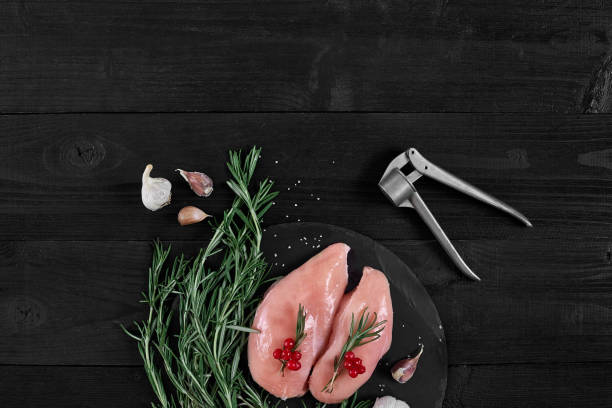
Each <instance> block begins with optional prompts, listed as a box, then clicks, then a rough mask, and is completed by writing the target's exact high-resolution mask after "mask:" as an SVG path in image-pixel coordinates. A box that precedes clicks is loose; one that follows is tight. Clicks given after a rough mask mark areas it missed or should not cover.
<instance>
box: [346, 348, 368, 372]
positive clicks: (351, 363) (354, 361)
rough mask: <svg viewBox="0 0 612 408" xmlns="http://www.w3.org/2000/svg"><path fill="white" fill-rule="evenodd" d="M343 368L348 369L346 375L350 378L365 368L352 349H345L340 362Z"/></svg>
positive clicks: (364, 370)
mask: <svg viewBox="0 0 612 408" xmlns="http://www.w3.org/2000/svg"><path fill="white" fill-rule="evenodd" d="M342 365H343V366H344V368H346V370H347V371H348V375H350V376H351V378H355V377H357V376H358V375H359V374H363V373H365V372H366V368H365V366H364V365H363V363H362V361H361V359H360V358H358V357H356V356H355V353H353V352H352V351H347V352H346V353H345V354H344V362H343V363H342Z"/></svg>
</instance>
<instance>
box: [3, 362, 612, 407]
mask: <svg viewBox="0 0 612 408" xmlns="http://www.w3.org/2000/svg"><path fill="white" fill-rule="evenodd" d="M610 370H612V364H610V363H601V364H591V365H586V364H552V365H546V364H544V365H529V364H516V365H479V366H453V367H451V368H450V370H449V377H448V389H447V394H446V399H445V401H444V405H443V407H444V408H467V407H469V408H481V407H482V408H488V407H525V408H552V407H560V406H564V407H581V408H591V407H592V408H600V407H602V406H608V405H610V404H612V386H611V384H610V381H609V379H608V376H607V374H608V373H609V372H610ZM416 375H418V371H417V374H416ZM0 378H2V379H3V381H0V394H1V395H2V396H3V406H4V407H7V408H13V407H15V408H16V407H20V408H23V407H41V406H48V407H60V406H61V407H63V408H77V407H78V408H83V407H87V408H97V407H100V408H102V407H109V406H112V407H113V408H124V407H125V408H140V407H142V408H145V407H149V406H150V405H149V401H151V398H152V395H151V394H152V393H151V391H150V390H149V387H148V384H147V382H146V381H147V380H146V376H145V375H144V372H143V369H142V367H125V368H124V367H31V366H22V367H19V366H17V367H15V366H4V367H0ZM49 379H53V381H49Z"/></svg>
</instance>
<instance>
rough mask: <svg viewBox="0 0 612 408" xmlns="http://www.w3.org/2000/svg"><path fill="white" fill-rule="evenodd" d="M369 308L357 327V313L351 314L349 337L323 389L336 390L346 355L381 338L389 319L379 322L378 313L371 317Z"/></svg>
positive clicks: (364, 312)
mask: <svg viewBox="0 0 612 408" xmlns="http://www.w3.org/2000/svg"><path fill="white" fill-rule="evenodd" d="M367 310H368V308H367V307H366V308H365V309H364V310H363V312H362V313H361V318H360V319H359V322H358V323H357V326H356V327H355V313H353V314H352V315H351V327H350V329H349V334H348V337H347V339H346V342H345V343H344V345H343V346H342V350H341V351H340V355H339V356H336V358H335V359H334V374H333V375H332V378H331V379H330V380H329V381H328V382H327V384H325V387H323V391H325V392H329V393H331V392H333V391H334V381H335V380H336V378H337V377H338V374H339V372H340V368H341V367H342V363H343V362H344V355H345V354H346V353H347V352H349V351H351V350H353V349H354V348H356V347H359V346H363V345H365V344H368V343H371V342H373V341H376V340H378V339H379V338H380V333H381V332H382V331H383V330H384V329H385V326H383V325H384V324H385V323H387V321H386V320H382V321H380V322H377V321H376V320H377V315H376V313H372V314H373V318H372V319H370V313H369V312H368V311H367Z"/></svg>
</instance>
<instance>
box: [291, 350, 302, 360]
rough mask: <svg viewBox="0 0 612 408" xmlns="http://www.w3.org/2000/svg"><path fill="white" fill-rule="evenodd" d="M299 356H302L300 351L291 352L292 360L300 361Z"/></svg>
mask: <svg viewBox="0 0 612 408" xmlns="http://www.w3.org/2000/svg"><path fill="white" fill-rule="evenodd" d="M301 358H302V353H300V352H299V351H294V352H293V353H291V359H292V360H295V361H300V360H301Z"/></svg>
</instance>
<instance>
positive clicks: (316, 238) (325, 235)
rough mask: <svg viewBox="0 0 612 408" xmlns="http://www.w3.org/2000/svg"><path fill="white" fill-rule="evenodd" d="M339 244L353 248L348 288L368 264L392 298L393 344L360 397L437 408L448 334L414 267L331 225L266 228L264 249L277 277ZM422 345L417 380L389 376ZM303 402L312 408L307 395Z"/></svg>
mask: <svg viewBox="0 0 612 408" xmlns="http://www.w3.org/2000/svg"><path fill="white" fill-rule="evenodd" d="M335 242H344V243H346V244H348V245H349V246H350V247H351V251H350V252H349V256H348V263H349V285H348V288H347V291H349V290H351V289H352V288H354V287H355V285H356V284H357V283H358V282H359V279H360V277H361V271H362V269H363V267H364V266H366V265H367V266H372V267H374V268H376V269H379V270H381V271H383V272H384V273H385V274H386V275H387V278H388V279H389V283H390V284H391V297H392V300H393V310H394V318H393V320H394V321H393V341H392V344H391V349H390V350H389V352H388V353H387V354H386V355H385V356H384V357H383V358H382V360H381V361H380V363H379V364H378V367H377V368H376V371H375V372H374V375H373V376H372V378H370V380H369V381H368V382H367V383H366V384H365V385H364V386H363V387H361V388H360V389H359V394H358V396H359V399H360V400H362V399H374V398H376V397H379V396H383V395H392V396H394V397H395V398H399V399H401V400H403V401H406V402H407V403H408V404H409V405H410V407H411V408H439V407H441V406H442V401H443V399H444V392H445V390H446V373H447V358H446V340H445V338H444V330H443V328H442V324H441V322H440V317H439V316H438V311H437V310H436V307H435V306H434V304H433V302H432V301H431V298H430V297H429V295H428V294H427V291H426V290H425V288H424V287H423V285H421V283H420V282H419V280H418V279H417V278H416V276H415V275H414V274H413V273H412V271H411V270H410V268H408V266H406V264H404V263H403V262H402V260H401V259H399V258H398V257H397V256H396V255H395V254H393V253H392V252H391V251H389V250H388V249H387V248H385V247H384V246H382V245H380V244H378V243H377V242H376V241H374V240H372V239H371V238H368V237H366V236H365V235H361V234H358V233H356V232H354V231H351V230H348V229H345V228H341V227H337V226H334V225H329V224H318V223H291V224H280V225H275V226H272V227H268V228H267V229H266V231H265V232H264V238H263V241H262V248H263V251H264V254H265V256H266V259H267V261H268V263H270V264H271V267H272V270H271V273H272V275H273V276H280V275H286V274H288V273H289V272H291V271H292V270H293V269H295V268H297V267H298V266H300V265H301V264H303V263H304V262H306V261H307V260H308V259H309V258H310V257H311V256H313V255H315V254H316V253H317V252H319V251H321V250H322V249H323V248H325V247H326V246H328V245H331V244H333V243H335ZM419 343H422V344H423V345H424V346H425V351H424V352H423V355H422V356H421V359H420V361H419V366H418V368H417V370H416V373H415V374H414V377H412V379H411V380H410V381H409V382H407V383H406V384H398V383H397V382H395V381H394V380H393V378H391V375H390V367H391V366H392V365H393V363H395V362H396V361H398V360H400V359H402V358H404V357H405V356H406V355H407V354H409V353H410V352H411V351H413V350H414V349H416V348H417V345H418V344H419ZM301 400H302V401H304V402H306V403H307V406H314V399H313V398H312V397H311V396H310V395H309V394H307V395H306V396H304V397H303V398H301ZM302 401H300V400H299V399H293V400H288V401H286V402H285V403H283V404H281V407H284V406H287V407H302Z"/></svg>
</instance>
